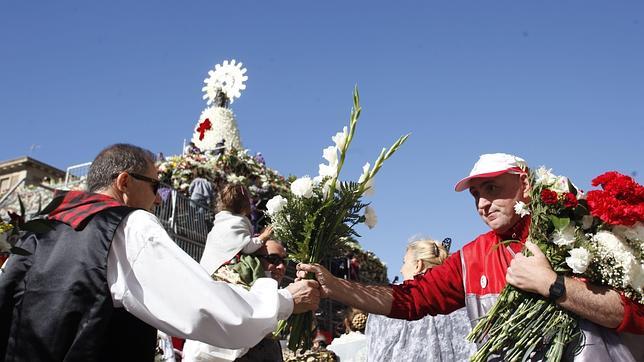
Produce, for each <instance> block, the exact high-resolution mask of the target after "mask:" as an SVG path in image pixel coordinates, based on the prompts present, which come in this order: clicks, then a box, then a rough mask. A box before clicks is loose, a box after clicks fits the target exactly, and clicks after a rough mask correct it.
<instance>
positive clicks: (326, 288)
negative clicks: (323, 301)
mask: <svg viewBox="0 0 644 362" xmlns="http://www.w3.org/2000/svg"><path fill="white" fill-rule="evenodd" d="M307 273H313V274H315V279H316V280H317V281H318V283H320V292H321V293H320V295H321V296H322V298H330V297H331V294H332V293H333V291H335V290H336V289H337V288H335V285H336V280H337V278H336V277H334V276H333V274H331V272H330V271H328V270H327V269H326V268H325V267H323V266H322V265H320V264H298V265H297V279H296V280H302V279H303V278H305V277H306V274H307Z"/></svg>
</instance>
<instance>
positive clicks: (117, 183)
mask: <svg viewBox="0 0 644 362" xmlns="http://www.w3.org/2000/svg"><path fill="white" fill-rule="evenodd" d="M129 182H130V175H128V174H127V173H125V172H121V173H120V174H119V175H118V176H117V177H116V179H115V180H114V188H116V189H117V190H118V191H119V192H122V193H125V191H126V190H127V186H128V183H129Z"/></svg>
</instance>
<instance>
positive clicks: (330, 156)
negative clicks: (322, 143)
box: [322, 146, 338, 167]
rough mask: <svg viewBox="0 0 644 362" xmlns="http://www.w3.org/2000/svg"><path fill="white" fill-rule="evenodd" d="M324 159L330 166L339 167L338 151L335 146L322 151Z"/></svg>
mask: <svg viewBox="0 0 644 362" xmlns="http://www.w3.org/2000/svg"><path fill="white" fill-rule="evenodd" d="M322 157H324V159H325V160H327V161H329V165H335V166H336V167H337V165H338V149H337V148H336V147H335V146H329V147H327V148H325V149H324V150H322Z"/></svg>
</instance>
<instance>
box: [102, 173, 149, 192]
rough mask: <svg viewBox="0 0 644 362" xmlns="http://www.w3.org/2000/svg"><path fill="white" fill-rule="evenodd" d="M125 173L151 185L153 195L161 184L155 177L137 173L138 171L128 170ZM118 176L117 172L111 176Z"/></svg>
mask: <svg viewBox="0 0 644 362" xmlns="http://www.w3.org/2000/svg"><path fill="white" fill-rule="evenodd" d="M127 174H128V175H130V176H132V177H134V178H135V179H137V180H139V181H145V182H147V183H149V184H150V185H152V192H153V193H154V194H155V195H156V194H157V191H159V187H160V186H161V181H159V180H155V179H153V178H151V177H147V176H143V175H139V174H138V173H133V172H128V173H127ZM118 176H119V174H114V175H112V178H113V179H115V178H117V177H118Z"/></svg>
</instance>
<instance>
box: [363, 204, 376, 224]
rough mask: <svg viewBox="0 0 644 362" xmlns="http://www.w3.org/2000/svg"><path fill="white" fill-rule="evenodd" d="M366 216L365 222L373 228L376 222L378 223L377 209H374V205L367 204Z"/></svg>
mask: <svg viewBox="0 0 644 362" xmlns="http://www.w3.org/2000/svg"><path fill="white" fill-rule="evenodd" d="M364 218H365V221H364V223H365V224H367V226H368V227H369V229H373V228H374V227H375V226H376V224H377V223H378V217H377V216H376V210H374V209H373V207H371V206H369V205H367V206H366V207H365V208H364Z"/></svg>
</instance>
